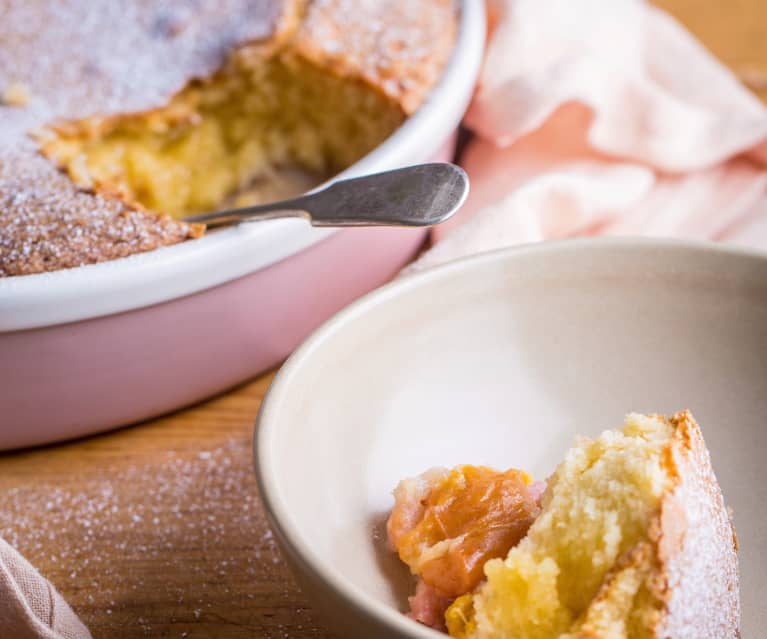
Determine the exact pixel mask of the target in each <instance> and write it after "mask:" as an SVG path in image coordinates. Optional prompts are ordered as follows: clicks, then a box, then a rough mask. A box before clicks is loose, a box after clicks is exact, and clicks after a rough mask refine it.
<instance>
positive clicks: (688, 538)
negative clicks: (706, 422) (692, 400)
mask: <svg viewBox="0 0 767 639" xmlns="http://www.w3.org/2000/svg"><path fill="white" fill-rule="evenodd" d="M668 421H669V423H670V424H671V425H672V426H673V427H674V435H673V438H672V443H671V446H670V448H669V457H668V462H667V468H668V472H669V475H670V476H671V477H672V478H673V488H672V489H670V490H669V491H667V493H666V495H665V496H664V498H663V500H662V504H661V512H660V514H659V521H658V525H657V527H656V528H655V530H657V531H658V533H659V534H658V536H657V538H656V544H657V557H658V561H659V564H660V568H659V571H660V572H659V574H658V582H657V583H658V586H657V587H656V594H657V596H658V597H659V598H660V599H661V600H662V602H663V612H662V614H661V616H660V619H659V622H658V625H657V627H656V633H655V634H656V637H658V639H663V638H666V637H673V639H735V638H736V637H739V636H740V596H739V583H738V557H737V542H736V539H735V533H734V530H733V526H732V522H731V521H730V516H729V513H728V512H727V509H726V508H725V505H724V498H723V496H722V491H721V488H720V487H719V483H718V482H717V480H716V476H715V475H714V470H713V468H712V466H711V459H710V456H709V453H708V449H707V448H706V444H705V442H704V440H703V435H702V433H701V431H700V428H699V426H698V424H697V423H696V422H695V419H694V418H693V416H692V415H691V414H690V412H689V411H686V410H685V411H681V412H679V413H676V414H675V415H673V416H671V417H670V418H669V419H668Z"/></svg>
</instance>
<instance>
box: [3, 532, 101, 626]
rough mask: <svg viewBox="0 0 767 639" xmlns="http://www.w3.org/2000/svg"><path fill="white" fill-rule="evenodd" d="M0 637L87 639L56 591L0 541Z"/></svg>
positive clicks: (79, 623) (78, 621)
mask: <svg viewBox="0 0 767 639" xmlns="http://www.w3.org/2000/svg"><path fill="white" fill-rule="evenodd" d="M0 637H8V639H11V638H13V639H91V634H90V632H88V629H87V628H86V627H85V626H84V625H83V624H82V623H81V622H80V620H79V619H78V618H77V616H76V615H75V613H74V612H72V609H71V608H70V607H69V606H68V605H67V603H66V602H65V601H64V600H63V599H62V598H61V595H60V594H59V593H58V592H57V591H56V589H55V588H54V587H53V586H52V585H51V584H50V582H48V581H47V580H46V579H45V578H43V577H42V576H41V575H40V573H39V572H37V570H35V569H34V568H33V567H32V565H31V564H30V563H29V562H28V561H27V560H26V559H24V558H23V557H22V556H21V555H20V554H19V553H18V552H16V551H15V550H14V549H13V548H12V547H11V546H9V545H8V544H7V543H6V542H5V541H4V540H3V539H2V538H0Z"/></svg>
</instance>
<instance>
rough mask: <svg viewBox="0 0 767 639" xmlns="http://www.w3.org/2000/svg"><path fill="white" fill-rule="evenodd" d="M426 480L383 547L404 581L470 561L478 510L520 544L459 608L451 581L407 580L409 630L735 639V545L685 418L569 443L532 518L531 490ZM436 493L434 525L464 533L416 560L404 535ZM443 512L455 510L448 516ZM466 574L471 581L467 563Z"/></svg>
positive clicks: (427, 548)
mask: <svg viewBox="0 0 767 639" xmlns="http://www.w3.org/2000/svg"><path fill="white" fill-rule="evenodd" d="M453 472H455V471H453ZM515 472H519V471H508V472H507V473H503V474H502V473H496V478H498V477H501V476H508V475H509V473H515ZM435 477H436V476H435V475H434V472H432V474H431V475H429V476H425V477H423V478H422V479H421V488H420V489H419V490H418V491H413V490H407V486H408V484H406V483H404V482H403V484H401V485H400V488H399V489H398V490H397V491H396V492H395V500H396V505H395V509H394V511H393V513H392V517H391V518H390V540H391V541H392V542H393V544H394V546H395V547H396V549H397V550H398V552H399V554H400V557H401V558H402V559H403V560H405V561H406V562H407V563H408V564H409V565H410V567H411V570H412V569H413V566H416V567H419V568H421V567H422V566H424V565H426V563H427V562H428V563H429V564H431V565H434V564H435V562H436V561H442V562H443V564H444V561H445V558H449V557H455V556H458V555H461V554H462V555H463V556H465V557H469V558H470V557H472V556H473V554H472V552H464V551H465V550H466V547H468V550H469V551H471V549H472V548H475V547H478V546H477V544H476V543H475V542H472V541H471V539H472V534H473V527H472V522H475V524H474V526H475V527H476V528H477V530H479V531H481V532H482V534H484V535H485V536H489V535H492V534H494V531H495V530H496V529H497V527H494V526H490V527H487V526H486V525H485V521H486V519H487V518H486V516H485V515H484V514H483V513H486V512H488V511H494V512H496V513H497V512H500V511H503V510H506V511H507V516H506V517H505V518H501V519H500V521H503V522H504V525H505V526H506V528H508V527H510V526H515V527H516V530H517V531H518V532H519V533H520V534H519V535H518V539H517V540H514V539H513V537H511V536H510V537H508V538H507V539H506V540H505V543H506V545H507V547H506V548H504V547H503V545H504V544H501V545H496V546H495V547H494V548H493V553H494V554H495V557H493V558H489V559H488V560H487V561H486V562H485V563H484V570H483V573H484V574H483V576H482V578H481V579H480V580H479V582H478V583H476V584H474V585H472V584H467V585H469V586H470V587H469V588H467V589H466V590H465V592H464V593H463V594H460V595H458V596H457V597H456V594H457V592H456V591H455V590H449V591H446V590H445V587H444V584H445V583H448V584H449V583H452V582H445V581H444V580H442V581H440V579H441V576H440V575H437V576H436V577H435V576H434V575H431V574H427V573H425V572H423V571H421V572H420V573H419V572H418V571H417V570H415V571H413V572H415V573H416V574H418V575H419V577H420V579H421V581H423V582H426V584H425V586H422V585H421V583H420V582H419V590H420V591H419V590H417V591H416V594H415V596H414V597H412V598H411V607H412V611H411V615H413V616H415V617H416V619H418V620H419V621H422V622H423V623H427V624H429V625H432V626H434V627H438V628H440V627H442V628H444V627H445V626H446V627H447V631H448V632H449V634H450V635H451V636H453V637H458V638H462V639H667V638H671V637H673V639H736V638H738V637H740V598H739V580H738V559H737V540H736V537H735V532H734V529H733V527H732V523H731V520H730V515H729V513H728V511H727V509H726V507H725V505H724V500H723V497H722V492H721V490H720V488H719V485H718V483H717V481H716V477H715V476H714V472H713V469H712V467H711V461H710V458H709V453H708V450H707V449H706V445H705V443H704V440H703V436H702V434H701V431H700V428H699V427H698V425H697V423H696V422H695V420H694V419H693V417H692V415H690V413H689V412H687V411H682V412H680V413H677V414H676V415H673V416H671V417H669V418H664V417H660V416H644V415H629V416H628V417H627V419H626V423H625V424H624V426H623V428H622V429H620V430H611V431H605V432H604V433H603V434H602V435H601V436H600V437H598V438H597V439H595V440H588V439H584V440H582V441H580V442H578V443H577V445H576V446H574V447H573V448H572V449H570V451H569V452H568V453H567V455H566V457H565V460H564V461H563V462H562V463H561V464H560V465H559V467H558V468H557V469H556V471H555V472H554V474H553V475H552V477H551V478H550V479H549V480H548V485H547V487H546V489H545V492H543V495H542V497H541V500H540V505H539V512H536V513H535V515H534V516H532V515H533V510H532V509H531V508H532V507H531V506H529V505H528V506H527V507H526V508H520V507H519V504H521V503H528V504H529V502H530V500H531V497H532V495H531V494H530V486H531V485H533V484H529V483H528V482H521V483H520V482H517V484H516V487H515V488H514V491H512V492H514V493H515V494H514V495H513V496H512V497H509V495H508V494H507V493H508V491H505V493H503V492H501V493H499V492H498V491H484V492H482V491H479V492H478V491H475V490H473V489H472V483H471V482H466V481H458V482H454V484H453V486H452V488H450V487H446V485H445V484H444V483H440V482H442V480H439V479H437V480H436V483H435ZM496 481H497V479H496ZM435 491H436V492H437V494H438V495H439V499H438V501H439V503H440V504H442V509H443V512H441V513H440V518H441V520H443V521H448V522H450V521H462V522H463V523H462V527H461V530H460V531H459V532H460V533H461V534H456V535H451V537H450V539H448V540H447V541H444V542H442V540H438V541H437V543H436V544H435V543H423V541H424V539H425V538H424V537H423V535H421V538H420V541H421V542H422V543H420V544H418V545H416V551H415V552H413V549H412V547H410V546H408V544H407V543H405V544H403V540H405V541H407V536H406V534H403V529H404V530H406V531H418V530H419V529H423V527H424V522H425V521H426V520H427V519H428V517H430V516H431V515H430V510H429V509H430V508H432V502H433V501H434V492H435ZM446 492H452V493H453V494H452V496H451V497H450V498H446V496H445V495H446ZM533 492H534V494H535V493H537V492H538V491H533ZM498 496H502V498H501V499H498ZM451 508H452V509H457V510H455V511H454V512H446V510H449V509H451ZM403 512H409V513H411V516H410V517H409V518H403V517H402V514H401V513H403ZM477 513H480V516H479V517H477ZM496 519H498V516H497V515H496ZM405 521H406V522H407V523H406V524H403V523H402V522H405ZM392 522H395V524H397V525H395V526H394V528H396V529H397V531H398V534H397V535H394V536H393V535H392ZM397 522H400V523H397ZM443 528H444V527H443ZM521 528H525V529H526V530H525V531H524V532H522V531H521ZM451 530H458V529H457V528H456V527H455V526H452V528H451ZM407 534H411V535H412V532H409V533H407ZM517 542H518V543H517ZM490 546H491V544H490V543H489V542H488V544H486V545H485V547H486V548H487V547H490ZM484 556H485V555H483V558H484ZM414 557H415V559H414ZM464 566H465V570H464V572H465V573H466V574H471V573H472V571H473V568H472V566H471V562H464ZM435 611H438V612H440V613H441V614H442V615H443V616H442V618H439V619H436V618H435V617H436V615H435Z"/></svg>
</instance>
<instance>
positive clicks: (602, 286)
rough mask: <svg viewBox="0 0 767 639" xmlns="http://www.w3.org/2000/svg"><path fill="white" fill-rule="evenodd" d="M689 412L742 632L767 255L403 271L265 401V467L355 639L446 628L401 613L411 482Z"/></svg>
mask: <svg viewBox="0 0 767 639" xmlns="http://www.w3.org/2000/svg"><path fill="white" fill-rule="evenodd" d="M682 408H690V409H691V410H692V411H693V413H694V415H695V416H696V417H697V418H698V420H699V422H700V423H701V425H702V428H703V432H704V435H705V437H706V440H707V442H708V445H709V447H710V449H711V455H712V458H713V464H714V468H715V471H716V473H717V476H718V478H719V480H720V482H721V485H722V488H723V490H724V494H725V499H726V501H727V503H728V505H729V506H731V507H732V508H733V510H734V513H735V524H736V529H737V532H738V539H739V541H740V566H741V572H742V575H741V577H742V583H741V592H742V603H743V636H744V637H757V636H761V635H762V634H763V630H764V628H766V627H767V608H765V605H764V596H765V592H767V564H765V556H767V518H766V517H765V513H767V419H766V417H767V256H764V255H760V254H755V253H748V252H744V251H738V250H734V249H726V248H722V247H719V246H714V245H703V244H681V243H671V242H656V241H640V240H636V241H635V240H584V241H581V240H572V241H567V242H564V243H552V244H541V245H537V246H531V247H523V248H517V249H512V250H506V251H502V252H496V253H491V254H487V255H484V256H480V257H476V258H471V259H467V260H463V261H459V262H456V263H454V264H451V265H448V266H445V267H440V268H436V269H434V270H431V271H427V272H424V273H422V274H417V275H412V276H408V277H405V278H403V279H401V280H399V281H396V282H394V283H393V284H390V285H388V286H386V287H384V288H382V289H380V290H378V291H377V292H375V293H372V294H370V295H368V296H367V297H365V298H363V299H362V300H360V301H358V302H357V303H355V304H354V305H352V306H351V307H349V308H348V309H346V310H344V311H343V312H341V313H339V314H338V315H336V316H335V317H334V318H333V319H332V320H330V321H329V322H328V323H326V324H325V325H324V326H323V327H322V328H321V329H319V330H318V331H317V332H315V333H314V334H313V335H312V337H311V338H310V339H308V340H307V341H306V342H305V343H304V344H303V346H301V347H300V348H299V349H298V350H297V351H296V352H295V353H294V354H293V355H292V356H291V357H290V359H289V360H288V361H287V363H286V364H285V365H284V366H283V367H282V369H281V370H280V372H279V374H278V375H277V377H276V378H275V380H274V383H273V384H272V387H271V389H270V390H269V393H268V396H267V398H266V400H265V401H264V404H263V406H262V409H261V413H260V415H259V419H258V425H257V429H256V435H255V468H256V474H257V477H258V481H259V485H260V489H261V492H262V495H263V498H264V501H265V504H266V508H267V512H268V514H269V516H270V518H271V521H272V524H273V528H274V531H275V535H276V537H277V538H278V539H279V542H280V543H281V545H282V548H283V550H284V552H285V556H286V557H287V559H288V561H289V563H290V564H291V566H292V567H293V569H294V571H295V573H296V575H297V576H298V578H299V580H300V583H301V584H302V586H303V588H304V589H305V592H306V594H307V596H308V597H309V598H310V599H311V601H313V603H314V604H315V605H316V606H317V608H318V609H320V610H322V611H323V612H324V613H325V615H326V617H327V619H328V621H329V622H330V623H331V624H332V626H333V627H334V628H335V629H336V630H337V631H338V632H339V634H340V635H342V636H346V637H350V638H352V637H366V638H371V639H372V638H384V637H422V638H424V639H426V638H427V637H438V636H440V635H438V634H437V633H436V632H434V631H432V630H430V629H427V628H426V627H423V626H420V625H418V624H417V623H415V622H413V621H411V620H409V619H407V618H405V617H404V616H403V615H402V614H401V611H402V610H403V609H404V606H405V596H406V594H407V592H408V589H409V588H410V587H411V585H410V581H409V577H408V575H407V570H406V569H405V568H404V567H403V566H402V565H400V564H399V562H398V561H397V560H396V559H395V558H394V557H393V555H392V554H391V553H389V552H388V551H387V550H386V548H385V544H384V538H385V533H384V528H383V522H384V520H385V518H386V516H387V513H388V511H389V509H390V508H391V506H392V503H393V502H392V497H391V491H392V489H393V488H394V486H395V485H396V484H397V482H398V481H399V480H400V479H402V478H404V477H409V476H413V475H416V474H418V473H420V472H422V471H424V470H426V469H427V468H430V467H432V466H452V465H454V464H458V463H481V464H490V465H493V466H496V467H498V468H507V467H519V468H524V469H527V470H529V471H531V472H532V473H533V475H534V476H535V477H539V478H542V477H546V476H547V475H548V474H549V473H551V471H552V470H553V469H554V467H555V466H556V464H557V463H558V462H559V461H560V460H561V459H562V458H563V455H564V453H565V451H566V449H567V448H568V447H569V446H570V445H571V444H572V442H573V439H574V437H575V435H576V434H578V433H582V434H586V435H596V434H598V433H599V432H600V431H601V430H603V429H606V428H613V427H617V426H620V425H621V424H622V420H623V416H624V415H625V414H626V413H627V412H630V411H641V412H661V413H671V412H673V411H676V410H679V409H682Z"/></svg>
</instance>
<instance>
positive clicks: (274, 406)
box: [252, 237, 767, 639]
mask: <svg viewBox="0 0 767 639" xmlns="http://www.w3.org/2000/svg"><path fill="white" fill-rule="evenodd" d="M616 249H620V250H623V251H637V252H646V251H648V250H659V251H663V252H666V253H673V252H687V253H695V254H697V255H700V256H702V255H706V254H708V255H720V256H725V257H731V258H733V259H739V260H740V259H746V260H749V261H751V260H757V261H759V262H761V263H762V264H764V263H767V251H763V250H760V249H754V248H749V247H742V246H733V245H725V244H721V243H716V242H710V241H701V240H680V239H671V238H647V237H589V238H569V239H564V240H556V241H549V242H536V243H532V244H522V245H517V246H512V247H505V248H500V249H495V250H492V251H488V252H485V253H481V254H477V255H470V256H466V257H462V258H459V259H456V260H454V261H451V262H448V263H445V264H441V265H437V266H434V267H431V268H428V269H426V270H424V271H420V272H415V273H409V274H407V275H405V276H402V277H400V278H398V279H396V280H394V281H393V282H390V283H389V284H386V285H384V286H382V287H380V288H378V289H376V290H375V291H372V292H371V293H368V294H367V295H365V296H363V297H361V298H360V299H358V300H356V301H355V302H353V303H352V304H350V305H349V306H347V307H346V308H344V309H343V310H341V311H339V312H338V313H336V314H335V315H334V316H333V317H331V318H330V319H329V320H327V321H326V322H325V323H324V324H322V325H321V326H320V327H319V328H318V329H316V330H315V331H314V332H313V333H312V334H311V335H310V336H309V337H307V338H306V340H304V342H303V343H302V344H301V345H300V346H299V347H298V348H297V349H296V350H295V351H294V352H293V354H292V355H291V356H290V357H289V358H288V359H287V360H286V361H285V363H284V364H283V365H282V367H281V368H280V369H279V370H278V371H277V374H276V375H275V377H274V379H273V380H272V382H271V384H270V386H269V388H268V389H267V392H266V393H265V394H264V398H263V400H262V403H261V406H260V408H259V412H258V416H257V418H256V422H255V426H254V432H253V443H252V445H253V467H254V473H255V476H256V483H257V485H258V489H259V493H260V495H261V499H262V502H263V504H264V511H265V513H266V515H267V518H268V520H269V521H270V524H271V526H272V527H273V529H274V532H275V535H276V537H277V538H278V539H279V540H280V541H281V542H282V543H283V545H284V547H285V549H286V551H287V552H288V553H289V555H290V556H291V557H292V558H293V559H294V563H297V564H300V567H301V569H302V570H304V571H306V572H307V573H308V574H310V575H311V576H312V577H313V579H314V580H316V581H317V582H319V583H322V584H323V585H324V586H325V587H326V588H329V589H330V591H331V592H332V593H333V594H334V595H335V596H336V597H338V598H340V599H341V600H343V601H345V602H347V603H348V604H349V605H351V606H354V607H355V608H356V609H357V610H358V611H361V613H363V614H364V615H366V616H367V617H368V618H371V619H373V620H375V621H376V622H378V623H379V624H380V625H382V627H384V628H386V629H387V630H389V631H390V632H393V633H399V634H398V635H396V636H406V637H412V638H414V639H436V638H438V637H443V638H444V637H445V636H446V635H444V634H443V633H440V632H437V631H435V630H433V629H431V628H428V627H426V626H423V625H421V624H418V623H417V622H413V621H412V620H410V619H408V618H407V617H405V615H404V614H402V613H401V612H399V611H397V610H395V609H394V608H392V607H390V606H387V605H385V604H383V603H381V602H379V601H377V600H376V599H375V598H373V597H372V596H370V595H367V594H366V593H364V592H362V591H360V590H359V589H358V588H356V587H355V586H354V585H353V584H352V583H351V582H350V581H348V580H347V579H346V578H345V577H344V576H343V575H342V574H341V573H340V572H338V571H336V570H335V569H334V568H333V567H332V566H330V565H328V564H327V562H325V561H323V560H322V558H321V557H319V556H318V555H317V554H316V553H315V552H314V550H313V549H312V548H311V547H310V546H308V545H307V544H305V543H304V542H303V540H302V539H301V535H300V533H299V532H298V530H297V529H295V528H294V527H293V525H292V523H291V517H290V514H289V509H288V507H287V506H286V504H285V503H284V502H283V500H282V498H281V496H280V491H279V488H278V486H277V484H276V482H275V481H274V476H275V475H274V472H275V471H274V466H273V461H274V460H272V459H270V457H269V454H268V451H269V448H270V446H269V440H270V438H271V437H272V433H273V431H274V429H275V424H276V423H277V419H276V418H275V417H274V415H275V413H277V412H278V411H279V406H280V404H281V403H282V402H284V401H285V399H286V398H287V396H288V388H289V386H290V384H291V381H292V379H293V378H294V376H295V375H296V374H297V371H298V370H299V369H300V368H301V367H302V365H303V363H304V361H305V360H306V359H307V358H309V357H311V355H312V353H313V352H314V351H315V350H316V349H317V348H318V347H319V346H320V345H321V344H323V343H324V342H325V341H326V340H327V339H328V338H330V337H331V336H333V335H335V334H337V333H338V332H339V331H342V330H343V329H344V327H345V326H346V325H347V324H348V323H350V322H353V321H355V320H357V319H358V318H360V317H361V316H364V315H365V314H366V313H368V312H370V311H371V310H372V309H374V308H376V307H379V306H381V305H385V304H386V303H388V302H389V301H390V300H391V299H393V298H396V297H399V296H401V295H404V294H406V293H408V292H410V291H413V290H414V289H418V288H428V287H429V286H430V285H432V284H433V283H434V282H439V281H443V280H447V279H449V278H451V277H452V276H453V275H454V274H457V273H460V272H461V271H464V270H466V269H478V270H481V269H482V267H483V265H485V264H488V263H495V262H500V263H504V262H506V261H507V260H508V261H512V260H514V259H518V258H524V257H525V256H530V255H533V256H536V255H537V256H539V257H545V256H546V255H550V254H552V253H560V254H562V253H564V254H567V253H585V252H591V253H594V254H595V253H597V252H607V253H609V252H611V251H614V250H616Z"/></svg>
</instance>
